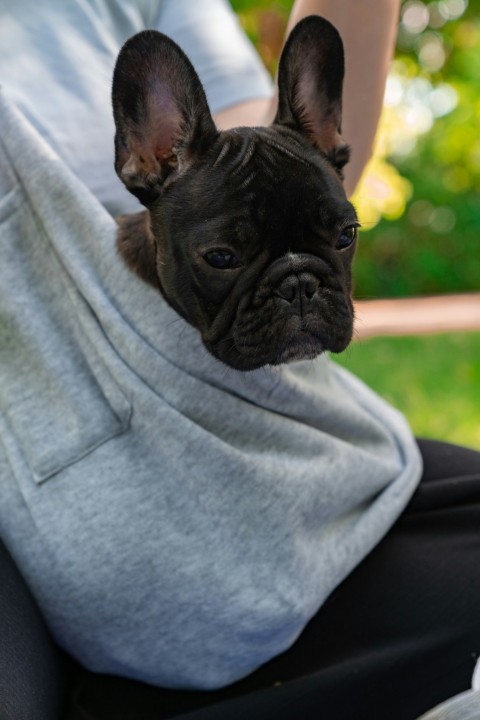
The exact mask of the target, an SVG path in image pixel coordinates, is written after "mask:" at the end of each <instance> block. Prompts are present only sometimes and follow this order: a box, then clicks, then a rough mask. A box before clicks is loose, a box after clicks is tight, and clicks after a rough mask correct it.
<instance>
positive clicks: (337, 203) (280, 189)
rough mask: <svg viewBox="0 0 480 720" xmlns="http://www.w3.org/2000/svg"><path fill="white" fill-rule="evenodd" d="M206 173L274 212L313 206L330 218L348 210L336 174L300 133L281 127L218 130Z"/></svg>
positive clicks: (226, 188) (256, 205)
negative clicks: (213, 175)
mask: <svg viewBox="0 0 480 720" xmlns="http://www.w3.org/2000/svg"><path fill="white" fill-rule="evenodd" d="M214 155H215V157H214V158H213V154H212V159H213V163H212V165H211V168H210V171H211V172H210V174H211V175H212V174H218V177H219V178H221V183H222V188H223V191H224V192H225V193H228V192H231V193H233V194H236V195H237V196H240V197H242V196H243V197H244V198H245V197H248V198H249V202H250V203H252V207H253V208H255V207H260V208H261V207H262V205H263V206H266V207H264V208H263V209H264V210H266V209H268V207H271V208H275V210H276V212H277V213H280V215H283V214H284V213H289V214H291V213H292V210H300V209H302V211H304V212H305V211H306V210H307V209H308V208H311V207H312V206H314V207H315V208H317V209H318V210H319V211H321V212H322V213H323V215H324V220H325V221H326V222H328V223H330V222H331V221H332V220H333V217H332V215H334V216H336V215H338V214H340V215H342V214H345V213H347V214H348V213H350V212H351V205H350V203H349V202H348V201H347V198H346V196H345V193H344V190H343V187H342V184H341V181H340V178H339V177H338V175H337V173H336V172H335V170H334V169H333V167H332V166H331V164H330V163H329V162H328V161H327V160H326V159H325V157H324V156H323V155H322V154H321V153H320V152H319V151H318V150H316V149H315V148H314V147H313V146H312V145H311V144H310V143H309V142H308V141H307V140H305V139H304V138H302V137H301V136H300V135H299V134H298V133H294V132H291V131H289V130H287V129H285V128H278V129H276V128H275V127H271V128H237V129H236V130H232V131H229V132H226V133H222V134H221V136H220V139H219V142H218V144H217V146H216V147H215V154H214Z"/></svg>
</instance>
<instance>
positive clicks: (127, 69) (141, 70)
mask: <svg viewBox="0 0 480 720" xmlns="http://www.w3.org/2000/svg"><path fill="white" fill-rule="evenodd" d="M112 104H113V115H114V120H115V126H116V135H115V170H116V172H117V175H118V176H119V177H120V179H121V180H122V182H123V183H124V184H125V185H126V187H127V188H128V190H130V192H131V193H133V194H134V195H136V196H137V197H138V198H139V200H140V202H142V203H143V204H144V205H146V206H147V207H148V206H149V205H150V204H151V203H152V202H153V201H154V200H155V198H156V197H158V196H159V195H160V193H161V191H162V188H163V185H164V183H165V181H166V179H167V178H169V179H170V180H171V179H173V178H174V177H175V176H177V175H180V174H181V173H182V172H183V171H184V170H185V169H186V168H187V167H188V165H189V163H190V162H191V161H192V160H193V159H194V158H195V157H197V156H198V155H199V154H200V153H201V152H202V151H203V150H204V149H205V148H206V147H207V146H208V145H209V144H210V143H212V142H213V141H214V140H215V138H216V137H217V135H218V132H217V129H216V127H215V124H214V122H213V119H212V116H211V114H210V110H209V108H208V104H207V99H206V97H205V92H204V90H203V87H202V84H201V82H200V80H199V78H198V75H197V73H196V72H195V70H194V68H193V66H192V64H191V62H190V61H189V59H188V58H187V56H186V55H185V54H184V53H183V52H182V50H180V48H179V47H178V45H176V43H174V42H173V41H172V40H170V39H169V38H168V37H166V36H165V35H163V34H162V33H159V32H157V31H155V30H146V31H144V32H141V33H138V34H137V35H134V36H133V37H132V38H130V40H128V41H127V42H126V43H125V45H124V46H123V48H122V49H121V51H120V54H119V56H118V60H117V64H116V66H115V71H114V75H113V87H112Z"/></svg>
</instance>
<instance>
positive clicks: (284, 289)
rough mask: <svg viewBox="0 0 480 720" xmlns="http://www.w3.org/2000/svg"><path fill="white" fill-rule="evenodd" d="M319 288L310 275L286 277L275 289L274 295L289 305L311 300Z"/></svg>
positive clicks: (316, 281)
mask: <svg viewBox="0 0 480 720" xmlns="http://www.w3.org/2000/svg"><path fill="white" fill-rule="evenodd" d="M318 287H319V282H318V280H317V278H316V277H315V276H314V275H311V274H310V273H300V274H298V275H287V277H286V278H284V280H282V282H281V283H280V285H279V286H278V288H277V289H276V294H277V295H278V296H279V297H281V298H282V299H283V300H287V302H289V303H294V302H302V301H304V300H311V299H312V298H313V296H314V295H315V293H316V292H317V290H318Z"/></svg>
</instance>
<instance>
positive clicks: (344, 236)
mask: <svg viewBox="0 0 480 720" xmlns="http://www.w3.org/2000/svg"><path fill="white" fill-rule="evenodd" d="M357 235H358V225H350V226H349V227H346V228H344V229H343V230H342V232H341V233H340V235H339V236H338V238H337V242H336V245H335V247H336V248H337V250H346V249H347V248H349V247H350V245H353V243H354V242H355V240H356V239H357Z"/></svg>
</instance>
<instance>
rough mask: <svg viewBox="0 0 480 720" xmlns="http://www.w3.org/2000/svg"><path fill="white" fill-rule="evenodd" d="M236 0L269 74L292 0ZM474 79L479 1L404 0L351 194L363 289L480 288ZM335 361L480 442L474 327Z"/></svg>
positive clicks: (444, 428)
mask: <svg viewBox="0 0 480 720" xmlns="http://www.w3.org/2000/svg"><path fill="white" fill-rule="evenodd" d="M332 1H333V2H334V0H332ZM231 3H232V6H233V7H234V9H235V10H236V12H237V13H238V15H239V17H240V20H241V22H242V25H243V27H244V28H245V30H246V32H247V33H248V35H249V36H250V38H251V39H252V41H253V42H254V44H255V45H256V47H257V49H258V51H259V53H260V55H261V56H262V58H263V60H264V62H265V64H266V66H267V67H268V68H269V70H270V71H271V73H272V75H274V74H275V72H276V65H277V60H278V57H279V54H280V51H281V47H282V44H283V40H284V32H285V26H286V22H287V18H288V15H289V12H290V9H291V7H292V4H293V0H231ZM479 89H480V0H438V1H437V0H432V1H430V2H423V1H422V0H404V1H403V2H402V8H401V14H400V22H399V27H398V36H397V45H396V53H395V59H394V61H393V63H392V67H391V72H390V75H389V79H388V83H387V88H386V94H385V103H384V111H383V115H382V119H381V123H380V128H379V132H378V136H377V144H376V149H375V153H374V156H373V158H372V160H371V162H370V163H369V165H368V167H367V168H366V171H365V173H364V176H363V178H362V181H361V183H360V185H359V187H358V189H357V191H356V193H355V196H354V197H353V202H354V204H355V206H356V208H357V212H358V215H359V219H360V221H361V223H362V226H363V227H362V233H361V239H360V243H359V248H358V252H357V258H356V262H355V273H354V275H355V297H356V298H357V299H372V298H402V297H418V296H423V295H437V294H439V295H444V294H448V293H468V292H478V291H479V290H480V95H479ZM335 359H336V360H337V361H339V362H341V363H342V364H343V365H345V366H346V367H348V368H349V369H351V370H352V371H353V372H355V373H356V374H357V375H359V376H360V377H362V378H364V379H365V380H366V381H367V383H368V384H369V385H370V386H371V387H374V388H375V389H376V390H378V392H380V394H382V395H383V396H384V397H386V398H387V399H388V400H389V401H391V402H392V403H393V404H395V405H396V406H397V407H399V408H400V409H401V410H402V411H403V412H405V414H406V415H407V417H408V418H409V420H410V422H411V425H412V427H413V429H414V431H415V432H416V433H417V434H418V435H423V436H429V437H437V438H441V439H446V440H450V441H452V442H457V443H460V444H464V445H471V446H474V447H477V448H479V449H480V333H479V332H454V333H449V334H443V335H425V336H421V337H409V336H408V335H407V336H404V337H381V338H373V339H371V340H362V341H357V342H356V343H354V344H353V345H352V346H351V349H350V350H348V351H347V352H346V353H344V355H342V356H340V357H338V358H337V357H336V358H335Z"/></svg>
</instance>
